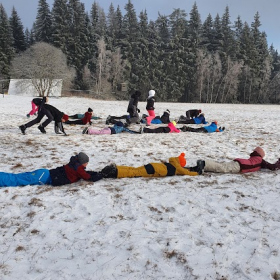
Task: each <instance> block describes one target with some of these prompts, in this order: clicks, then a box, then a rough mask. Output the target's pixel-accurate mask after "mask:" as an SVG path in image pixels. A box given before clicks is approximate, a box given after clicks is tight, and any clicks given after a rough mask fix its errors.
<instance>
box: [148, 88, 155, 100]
mask: <svg viewBox="0 0 280 280" xmlns="http://www.w3.org/2000/svg"><path fill="white" fill-rule="evenodd" d="M155 94H156V92H155V91H154V90H153V89H151V90H150V91H149V96H148V98H150V97H153V96H155Z"/></svg>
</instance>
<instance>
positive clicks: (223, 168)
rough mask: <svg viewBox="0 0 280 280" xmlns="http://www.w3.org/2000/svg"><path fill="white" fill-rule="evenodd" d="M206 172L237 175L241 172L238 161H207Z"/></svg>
mask: <svg viewBox="0 0 280 280" xmlns="http://www.w3.org/2000/svg"><path fill="white" fill-rule="evenodd" d="M204 171H205V172H215V173H233V174H235V173H239V172H240V165H239V163H238V162H237V161H230V162H217V161H214V160H205V166H204Z"/></svg>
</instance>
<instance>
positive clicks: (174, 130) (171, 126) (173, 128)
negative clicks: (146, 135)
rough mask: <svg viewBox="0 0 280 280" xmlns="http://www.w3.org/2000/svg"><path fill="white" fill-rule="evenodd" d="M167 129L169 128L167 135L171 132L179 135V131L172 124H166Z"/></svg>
mask: <svg viewBox="0 0 280 280" xmlns="http://www.w3.org/2000/svg"><path fill="white" fill-rule="evenodd" d="M168 127H169V128H170V132H169V133H172V132H176V133H179V132H180V130H179V129H177V128H176V127H175V125H174V124H173V123H172V122H170V123H169V124H168Z"/></svg>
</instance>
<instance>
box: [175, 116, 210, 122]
mask: <svg viewBox="0 0 280 280" xmlns="http://www.w3.org/2000/svg"><path fill="white" fill-rule="evenodd" d="M182 117H183V118H182ZM177 123H178V124H207V121H206V120H205V117H204V114H200V115H199V116H197V117H195V118H193V119H186V117H184V116H181V117H180V118H179V120H178V122H177Z"/></svg>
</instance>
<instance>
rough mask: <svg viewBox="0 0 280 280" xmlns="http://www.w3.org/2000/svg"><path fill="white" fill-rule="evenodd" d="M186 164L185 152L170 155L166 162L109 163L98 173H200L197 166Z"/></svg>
mask: <svg viewBox="0 0 280 280" xmlns="http://www.w3.org/2000/svg"><path fill="white" fill-rule="evenodd" d="M185 165H186V159H185V154H184V153H181V154H180V156H179V157H171V158H169V161H168V162H164V163H149V164H147V165H144V166H140V167H131V166H120V165H116V164H110V165H108V166H105V167H104V168H103V169H102V170H101V171H100V173H101V174H102V176H103V178H133V177H166V176H174V175H189V176H197V175H199V174H201V170H202V169H201V168H200V167H199V166H196V167H191V168H184V166H185Z"/></svg>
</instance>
